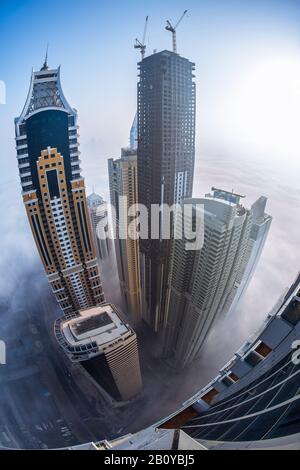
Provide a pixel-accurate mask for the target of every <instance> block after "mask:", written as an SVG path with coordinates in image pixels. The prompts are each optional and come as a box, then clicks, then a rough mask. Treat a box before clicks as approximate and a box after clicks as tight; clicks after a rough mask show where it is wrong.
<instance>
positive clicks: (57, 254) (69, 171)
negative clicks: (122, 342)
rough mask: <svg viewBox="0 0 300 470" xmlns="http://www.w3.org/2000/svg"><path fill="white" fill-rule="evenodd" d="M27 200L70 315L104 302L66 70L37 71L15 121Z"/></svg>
mask: <svg viewBox="0 0 300 470" xmlns="http://www.w3.org/2000/svg"><path fill="white" fill-rule="evenodd" d="M15 127H16V148H17V159H18V167H19V173H20V180H21V187H22V196H23V201H24V204H25V207H26V212H27V216H28V219H29V222H30V226H31V230H32V233H33V236H34V239H35V243H36V245H37V248H38V251H39V254H40V257H41V260H42V262H43V265H44V268H45V271H46V274H47V277H48V280H49V282H50V285H51V287H52V290H53V293H54V294H55V296H56V299H57V301H58V303H59V305H60V307H61V309H62V311H63V313H64V315H65V316H66V317H73V316H76V315H77V314H78V311H79V310H81V309H84V308H88V307H91V306H94V305H100V304H101V303H103V302H104V295H103V291H102V285H101V281H100V276H99V271H98V265H97V259H96V255H95V249H94V243H93V237H92V231H91V227H90V223H89V217H88V211H87V205H86V195H85V186H84V179H83V177H82V176H81V168H80V166H79V165H80V159H79V155H80V152H79V148H78V147H79V142H78V137H79V136H78V125H77V113H76V110H74V109H73V108H71V106H70V105H69V103H68V102H67V101H66V98H65V97H64V94H63V92H62V89H61V84H60V69H59V68H58V69H49V68H48V65H47V63H46V62H45V64H44V66H43V67H42V69H41V70H40V71H39V72H33V73H32V78H31V83H30V90H29V94H28V98H27V101H26V103H25V106H24V109H23V111H22V113H21V115H20V116H19V117H18V118H17V119H16V120H15Z"/></svg>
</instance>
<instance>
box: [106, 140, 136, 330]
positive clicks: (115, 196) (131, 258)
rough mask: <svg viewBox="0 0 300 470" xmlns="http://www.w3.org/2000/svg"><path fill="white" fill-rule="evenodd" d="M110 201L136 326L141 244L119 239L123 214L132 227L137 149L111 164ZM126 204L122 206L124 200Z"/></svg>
mask: <svg viewBox="0 0 300 470" xmlns="http://www.w3.org/2000/svg"><path fill="white" fill-rule="evenodd" d="M108 173H109V187H110V200H111V204H112V206H114V208H115V224H114V225H115V230H116V233H115V250H116V258H117V266H118V274H119V279H120V287H121V292H122V295H123V298H124V301H125V305H126V309H127V312H128V313H129V315H131V319H132V321H133V322H134V323H138V322H140V321H141V303H140V279H139V260H140V254H139V240H138V239H134V238H132V237H128V238H122V237H120V218H121V214H120V211H123V212H124V218H123V219H122V220H124V221H125V222H126V226H128V225H129V224H130V220H131V219H130V217H129V216H128V208H129V207H130V206H132V205H133V204H137V202H138V199H137V197H138V196H137V190H138V186H137V155H136V149H134V148H133V149H132V148H123V149H122V153H121V158H119V159H116V160H114V159H113V158H110V159H109V160H108ZM120 198H127V199H126V200H124V199H123V201H124V202H123V203H121V204H120V201H122V199H120Z"/></svg>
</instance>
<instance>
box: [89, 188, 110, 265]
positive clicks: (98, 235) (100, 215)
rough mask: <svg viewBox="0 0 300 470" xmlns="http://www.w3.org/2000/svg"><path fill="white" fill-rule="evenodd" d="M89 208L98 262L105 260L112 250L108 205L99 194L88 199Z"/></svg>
mask: <svg viewBox="0 0 300 470" xmlns="http://www.w3.org/2000/svg"><path fill="white" fill-rule="evenodd" d="M87 206H88V210H89V215H90V220H91V224H92V229H93V237H94V244H95V248H96V255H97V258H98V261H101V260H103V259H105V258H106V257H107V256H108V255H109V253H110V250H111V237H110V233H109V224H108V213H107V204H106V202H105V201H104V200H103V198H102V197H101V196H99V194H96V193H94V192H93V193H92V194H90V195H89V196H88V197H87Z"/></svg>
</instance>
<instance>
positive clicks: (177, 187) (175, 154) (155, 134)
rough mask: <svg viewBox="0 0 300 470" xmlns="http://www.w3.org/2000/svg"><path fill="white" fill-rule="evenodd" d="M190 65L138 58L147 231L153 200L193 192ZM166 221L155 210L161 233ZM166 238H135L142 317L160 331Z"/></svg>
mask: <svg viewBox="0 0 300 470" xmlns="http://www.w3.org/2000/svg"><path fill="white" fill-rule="evenodd" d="M194 68H195V65H194V64H193V63H192V62H190V61H189V60H187V59H185V58H183V57H181V56H180V55H179V54H176V53H174V52H170V51H162V52H159V53H154V54H153V55H151V56H148V57H146V58H144V59H143V60H142V61H141V62H140V63H139V82H138V112H137V124H138V125H137V131H138V150H137V156H138V201H139V203H140V204H143V205H144V206H146V208H147V210H148V214H149V224H148V227H149V234H150V233H151V220H150V213H151V206H152V204H158V205H161V204H168V205H169V206H172V205H173V204H174V203H175V202H181V201H182V200H183V199H184V198H185V197H191V196H192V186H193V174H194V157H195V83H194V80H193V77H194V75H193V73H194ZM166 223H168V221H167V220H166V219H165V218H164V213H163V212H161V214H160V233H161V232H162V227H163V226H164V224H166ZM170 245H171V243H170V240H167V239H162V237H161V235H159V237H158V239H152V238H151V237H150V236H149V237H148V239H143V240H141V241H140V284H141V292H142V296H141V300H142V314H143V319H144V320H145V321H146V322H147V323H148V324H149V325H150V326H151V327H152V328H153V329H154V331H156V332H160V331H161V330H162V329H163V327H164V322H165V296H166V291H167V283H168V272H169V254H170Z"/></svg>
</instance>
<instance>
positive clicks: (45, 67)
mask: <svg viewBox="0 0 300 470" xmlns="http://www.w3.org/2000/svg"><path fill="white" fill-rule="evenodd" d="M48 48H49V44H47V48H46V54H45V60H44V64H43V67H42V68H41V70H48Z"/></svg>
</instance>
